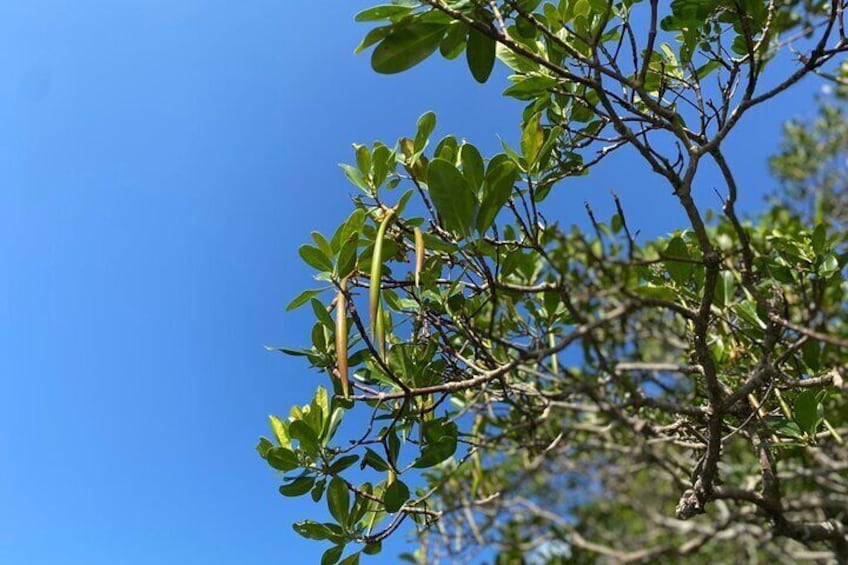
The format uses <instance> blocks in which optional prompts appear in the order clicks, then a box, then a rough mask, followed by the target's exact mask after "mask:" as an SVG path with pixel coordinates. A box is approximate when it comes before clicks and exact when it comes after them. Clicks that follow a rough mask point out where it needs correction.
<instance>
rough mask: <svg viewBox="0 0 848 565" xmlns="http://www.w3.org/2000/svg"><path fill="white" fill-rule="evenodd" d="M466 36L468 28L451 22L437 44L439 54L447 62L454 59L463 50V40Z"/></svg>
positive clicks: (460, 23) (461, 23) (459, 23)
mask: <svg viewBox="0 0 848 565" xmlns="http://www.w3.org/2000/svg"><path fill="white" fill-rule="evenodd" d="M467 35H468V26H466V25H465V24H464V23H463V22H453V23H452V24H451V25H450V26H448V32H447V33H446V34H445V38H444V39H443V40H442V41H441V43H439V52H440V53H441V54H442V57H444V58H445V59H448V60H452V59H456V58H457V57H459V54H460V53H462V50H463V49H464V48H465V38H466V36H467Z"/></svg>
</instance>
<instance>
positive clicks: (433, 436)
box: [413, 419, 459, 469]
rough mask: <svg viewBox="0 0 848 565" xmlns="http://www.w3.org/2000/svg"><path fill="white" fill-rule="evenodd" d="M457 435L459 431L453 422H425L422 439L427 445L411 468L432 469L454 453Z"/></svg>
mask: <svg viewBox="0 0 848 565" xmlns="http://www.w3.org/2000/svg"><path fill="white" fill-rule="evenodd" d="M458 435H459V430H458V428H457V426H456V424H455V423H454V422H449V421H446V420H445V419H439V420H432V421H430V422H426V423H425V424H424V437H425V438H426V440H427V443H426V445H425V446H424V448H423V449H422V450H421V457H419V458H418V459H417V460H416V461H415V464H414V465H413V466H414V467H416V468H419V469H423V468H426V467H432V466H434V465H438V464H439V463H441V462H442V461H444V460H445V459H447V458H448V457H450V456H452V455H453V454H454V453H455V452H456V446H457V436H458Z"/></svg>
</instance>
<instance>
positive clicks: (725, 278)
mask: <svg viewBox="0 0 848 565" xmlns="http://www.w3.org/2000/svg"><path fill="white" fill-rule="evenodd" d="M735 287H736V279H735V278H734V277H733V273H732V272H730V271H721V272H720V273H719V277H718V284H717V285H716V293H715V303H716V306H719V307H723V306H727V305H728V304H730V303H731V302H732V301H733V292H734V289H735Z"/></svg>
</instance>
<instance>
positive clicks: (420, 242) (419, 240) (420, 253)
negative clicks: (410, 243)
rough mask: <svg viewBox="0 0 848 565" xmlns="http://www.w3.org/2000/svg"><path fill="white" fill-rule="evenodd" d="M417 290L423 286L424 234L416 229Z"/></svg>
mask: <svg viewBox="0 0 848 565" xmlns="http://www.w3.org/2000/svg"><path fill="white" fill-rule="evenodd" d="M414 233H415V288H419V287H420V286H421V270H422V269H423V268H424V234H422V233H421V230H420V229H419V228H415V230H414Z"/></svg>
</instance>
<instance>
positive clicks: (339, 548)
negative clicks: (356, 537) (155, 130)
mask: <svg viewBox="0 0 848 565" xmlns="http://www.w3.org/2000/svg"><path fill="white" fill-rule="evenodd" d="M344 550H345V546H344V545H336V546H333V547H331V548H330V549H328V550H327V551H325V552H324V555H322V556H321V565H335V564H336V563H338V561H339V559H341V558H342V553H344Z"/></svg>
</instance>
